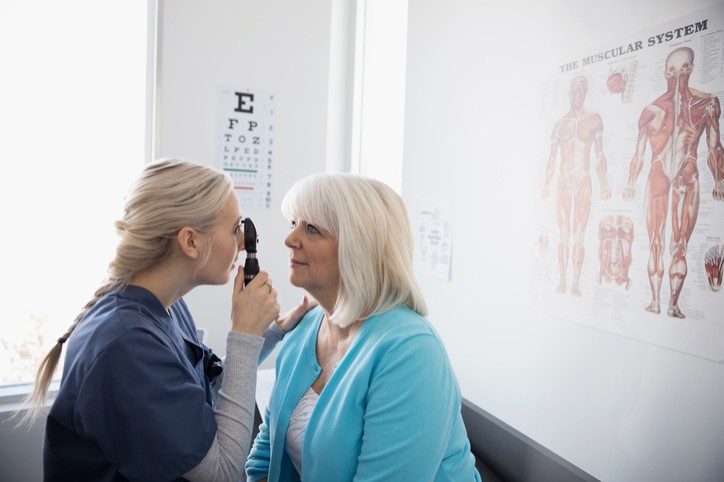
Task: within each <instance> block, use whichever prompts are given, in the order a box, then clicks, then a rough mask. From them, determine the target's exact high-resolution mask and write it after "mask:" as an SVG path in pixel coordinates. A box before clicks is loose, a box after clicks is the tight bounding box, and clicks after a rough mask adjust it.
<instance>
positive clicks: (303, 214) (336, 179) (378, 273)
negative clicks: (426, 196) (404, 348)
mask: <svg viewBox="0 0 724 482" xmlns="http://www.w3.org/2000/svg"><path fill="white" fill-rule="evenodd" d="M282 214H283V215H284V216H285V217H287V218H288V219H290V220H304V221H306V222H308V223H310V224H313V225H315V226H316V227H319V228H322V229H324V230H325V231H328V232H329V233H331V235H332V236H333V237H334V238H335V239H337V240H338V242H339V248H338V250H339V252H338V259H339V271H340V280H341V281H340V286H339V292H338V294H337V302H336V305H335V307H334V309H333V310H332V313H331V314H330V320H331V321H333V322H334V323H336V324H338V325H339V326H342V327H345V326H349V325H350V324H352V323H354V322H355V321H356V320H359V319H365V318H369V317H370V316H373V315H376V314H379V313H383V312H385V311H388V310H390V309H392V308H395V307H398V306H407V307H409V308H410V309H412V310H413V311H415V312H417V313H419V314H421V315H423V316H425V315H427V305H426V303H425V300H424V298H423V296H422V291H421V290H420V288H419V286H418V284H417V281H416V280H415V276H414V272H413V269H412V254H413V247H414V242H413V236H412V228H411V227H410V222H409V219H408V215H407V208H406V207H405V204H404V202H403V200H402V198H401V197H400V196H399V195H398V194H397V193H396V192H395V191H394V190H393V189H392V188H390V187H389V186H387V185H386V184H384V183H382V182H380V181H378V180H376V179H371V178H368V177H364V176H359V175H355V174H345V173H325V174H316V175H312V176H308V177H306V178H304V179H302V180H300V181H298V182H297V183H296V184H294V185H293V186H292V188H291V189H290V190H289V191H288V192H287V194H286V196H285V197H284V199H283V200H282Z"/></svg>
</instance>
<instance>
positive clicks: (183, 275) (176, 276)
mask: <svg viewBox="0 0 724 482" xmlns="http://www.w3.org/2000/svg"><path fill="white" fill-rule="evenodd" d="M240 221H241V214H240V210H239V202H238V200H237V198H236V195H235V194H234V193H231V194H230V195H229V197H228V200H227V202H226V204H225V206H224V209H223V211H222V212H221V214H220V215H219V218H218V220H217V222H216V225H215V226H214V228H213V229H212V231H211V232H210V233H208V234H204V233H200V232H199V231H197V230H195V229H194V228H191V227H189V226H184V227H182V228H181V229H180V230H179V232H178V234H177V235H176V239H175V243H173V245H172V248H171V253H170V255H169V256H168V257H167V258H166V259H165V260H164V261H162V262H160V263H158V264H156V265H154V266H152V267H151V268H149V269H147V270H144V271H141V272H139V273H137V274H136V275H135V276H133V277H132V278H131V281H130V284H132V285H136V286H141V287H143V288H146V289H147V290H149V291H150V292H151V293H153V294H154V295H155V296H156V297H157V298H158V299H159V301H160V302H161V303H162V304H163V306H164V308H166V310H168V309H169V308H170V306H171V305H173V304H174V303H175V302H176V301H178V300H179V298H181V297H182V296H184V295H185V294H186V293H188V292H189V291H191V290H192V289H193V288H195V287H197V286H200V285H206V284H208V285H222V284H226V283H227V282H228V281H229V279H230V278H231V275H232V273H235V279H234V287H233V291H232V310H231V329H232V330H234V331H239V332H242V333H248V334H252V335H257V336H261V335H262V334H263V333H264V330H266V328H267V327H268V326H269V325H270V324H271V322H272V321H274V320H275V319H276V320H277V324H278V325H279V326H280V328H282V330H284V331H288V330H290V329H291V328H293V327H294V326H296V324H297V323H298V322H299V320H300V319H301V317H302V316H303V315H304V313H306V311H307V309H309V306H308V302H307V300H306V298H305V299H303V300H302V302H301V303H300V304H299V305H298V306H296V307H295V308H293V309H292V310H290V311H288V312H287V313H285V314H284V315H282V316H281V317H278V315H279V304H278V303H277V292H276V290H275V289H274V288H273V287H272V282H271V279H270V278H269V274H268V273H266V272H264V271H262V272H260V273H259V274H258V275H256V276H255V277H254V279H253V280H252V281H251V282H249V284H248V285H246V286H244V273H243V267H242V266H238V267H237V265H236V262H237V260H238V256H239V253H240V252H241V251H243V249H244V233H243V231H242V230H241V228H240ZM208 243H213V244H212V249H211V252H210V254H209V256H208V258H207V259H206V260H205V261H204V260H203V258H202V255H203V248H204V247H205V246H207V245H208ZM277 317H278V318H277Z"/></svg>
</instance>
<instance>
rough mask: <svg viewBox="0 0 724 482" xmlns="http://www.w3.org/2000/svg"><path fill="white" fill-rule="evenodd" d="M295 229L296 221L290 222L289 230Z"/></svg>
mask: <svg viewBox="0 0 724 482" xmlns="http://www.w3.org/2000/svg"><path fill="white" fill-rule="evenodd" d="M296 227H297V222H296V221H292V225H291V226H290V228H291V229H294V228H296Z"/></svg>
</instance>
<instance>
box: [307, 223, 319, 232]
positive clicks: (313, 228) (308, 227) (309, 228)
mask: <svg viewBox="0 0 724 482" xmlns="http://www.w3.org/2000/svg"><path fill="white" fill-rule="evenodd" d="M307 232H308V233H315V234H316V233H319V229H317V228H316V227H315V226H313V225H311V224H307Z"/></svg>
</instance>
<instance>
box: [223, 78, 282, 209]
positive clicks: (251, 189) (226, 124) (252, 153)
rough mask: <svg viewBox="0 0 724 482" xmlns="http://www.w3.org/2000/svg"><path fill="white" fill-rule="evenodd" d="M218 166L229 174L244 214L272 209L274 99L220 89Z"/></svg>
mask: <svg viewBox="0 0 724 482" xmlns="http://www.w3.org/2000/svg"><path fill="white" fill-rule="evenodd" d="M215 132H216V143H215V145H216V147H215V149H216V152H215V159H216V165H217V166H218V167H219V168H220V169H223V170H224V171H226V172H228V173H229V174H230V175H231V177H232V179H233V180H234V188H235V189H236V192H237V194H238V197H239V202H240V204H241V208H242V210H245V209H255V210H268V209H270V208H271V193H272V184H273V171H272V166H273V158H274V96H273V95H272V94H270V93H268V92H258V91H250V90H248V89H241V88H233V87H219V88H218V90H217V95H216V129H215Z"/></svg>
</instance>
